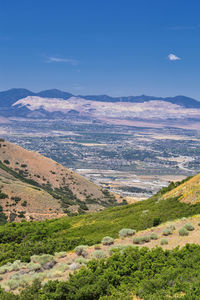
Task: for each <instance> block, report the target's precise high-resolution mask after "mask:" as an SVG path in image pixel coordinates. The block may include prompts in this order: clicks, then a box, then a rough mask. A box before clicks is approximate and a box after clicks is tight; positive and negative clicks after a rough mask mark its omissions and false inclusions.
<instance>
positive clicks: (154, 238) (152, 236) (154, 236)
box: [150, 233, 158, 240]
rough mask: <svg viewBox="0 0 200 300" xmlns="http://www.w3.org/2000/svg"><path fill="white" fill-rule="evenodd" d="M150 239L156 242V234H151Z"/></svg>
mask: <svg viewBox="0 0 200 300" xmlns="http://www.w3.org/2000/svg"><path fill="white" fill-rule="evenodd" d="M150 238H151V239H152V240H157V239H158V235H157V234H156V233H151V235H150Z"/></svg>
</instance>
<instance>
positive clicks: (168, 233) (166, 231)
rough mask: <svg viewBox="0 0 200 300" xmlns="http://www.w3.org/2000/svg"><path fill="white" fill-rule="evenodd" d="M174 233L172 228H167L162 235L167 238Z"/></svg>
mask: <svg viewBox="0 0 200 300" xmlns="http://www.w3.org/2000/svg"><path fill="white" fill-rule="evenodd" d="M172 232H173V230H172V229H171V228H169V227H167V228H165V229H163V231H162V234H163V235H166V236H167V235H170V234H172Z"/></svg>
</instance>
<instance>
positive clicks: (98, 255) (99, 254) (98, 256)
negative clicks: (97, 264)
mask: <svg viewBox="0 0 200 300" xmlns="http://www.w3.org/2000/svg"><path fill="white" fill-rule="evenodd" d="M92 257H94V258H96V259H101V258H106V252H105V251H103V250H97V251H94V252H93V253H92Z"/></svg>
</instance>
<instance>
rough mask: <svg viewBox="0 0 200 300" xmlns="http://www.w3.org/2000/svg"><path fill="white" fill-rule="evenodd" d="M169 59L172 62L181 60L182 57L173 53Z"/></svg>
mask: <svg viewBox="0 0 200 300" xmlns="http://www.w3.org/2000/svg"><path fill="white" fill-rule="evenodd" d="M167 57H168V59H169V60H171V61H175V60H181V58H180V57H178V56H176V55H175V54H173V53H170V54H169V55H168V56H167Z"/></svg>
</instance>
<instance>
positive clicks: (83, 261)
mask: <svg viewBox="0 0 200 300" xmlns="http://www.w3.org/2000/svg"><path fill="white" fill-rule="evenodd" d="M75 262H76V263H78V264H80V265H87V264H88V262H89V260H88V259H86V258H84V257H78V258H76V259H75Z"/></svg>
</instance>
